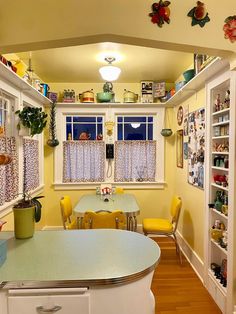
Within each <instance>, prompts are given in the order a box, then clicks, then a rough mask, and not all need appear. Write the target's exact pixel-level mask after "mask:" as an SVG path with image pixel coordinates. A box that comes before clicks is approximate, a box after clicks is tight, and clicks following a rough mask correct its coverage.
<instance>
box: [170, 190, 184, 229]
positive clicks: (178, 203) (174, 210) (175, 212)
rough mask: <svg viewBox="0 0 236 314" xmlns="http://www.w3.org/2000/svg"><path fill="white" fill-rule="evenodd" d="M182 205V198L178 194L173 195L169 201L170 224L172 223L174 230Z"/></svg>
mask: <svg viewBox="0 0 236 314" xmlns="http://www.w3.org/2000/svg"><path fill="white" fill-rule="evenodd" d="M181 207H182V200H181V198H180V197H179V196H174V197H173V198H172V201H171V208H170V213H171V217H172V224H173V225H174V231H175V230H176V229H177V226H178V221H179V215H180V210H181Z"/></svg>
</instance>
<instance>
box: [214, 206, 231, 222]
mask: <svg viewBox="0 0 236 314" xmlns="http://www.w3.org/2000/svg"><path fill="white" fill-rule="evenodd" d="M211 210H212V211H213V212H214V213H216V214H217V215H219V216H220V217H222V218H224V219H226V220H228V216H226V215H224V214H222V213H221V212H219V211H218V210H216V209H215V208H211Z"/></svg>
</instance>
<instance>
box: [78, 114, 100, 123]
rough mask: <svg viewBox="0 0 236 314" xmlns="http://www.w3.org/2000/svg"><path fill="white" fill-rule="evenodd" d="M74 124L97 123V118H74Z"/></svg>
mask: <svg viewBox="0 0 236 314" xmlns="http://www.w3.org/2000/svg"><path fill="white" fill-rule="evenodd" d="M73 121H74V122H93V123H95V122H96V117H76V116H75V117H73Z"/></svg>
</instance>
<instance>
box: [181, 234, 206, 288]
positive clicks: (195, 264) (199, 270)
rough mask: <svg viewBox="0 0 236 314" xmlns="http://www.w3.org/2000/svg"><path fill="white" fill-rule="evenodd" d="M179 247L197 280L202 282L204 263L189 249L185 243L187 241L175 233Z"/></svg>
mask: <svg viewBox="0 0 236 314" xmlns="http://www.w3.org/2000/svg"><path fill="white" fill-rule="evenodd" d="M176 236H177V239H178V243H179V246H180V248H181V251H182V253H183V254H184V256H185V257H186V259H187V260H188V262H189V263H190V265H191V266H192V268H193V269H194V271H195V273H196V274H197V276H198V277H199V279H200V280H201V281H202V282H203V278H204V263H203V261H202V260H201V259H200V257H199V256H198V255H197V254H196V252H195V251H194V250H193V249H192V248H191V246H190V245H189V244H188V243H187V241H186V240H185V239H184V238H183V236H182V235H181V234H180V233H179V232H178V231H177V233H176Z"/></svg>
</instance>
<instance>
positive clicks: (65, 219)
mask: <svg viewBox="0 0 236 314" xmlns="http://www.w3.org/2000/svg"><path fill="white" fill-rule="evenodd" d="M60 206H61V217H62V223H63V227H64V229H77V228H78V227H77V222H76V219H75V218H73V219H72V218H71V216H72V204H71V199H70V197H69V196H68V195H65V196H63V197H62V199H61V200H60Z"/></svg>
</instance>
